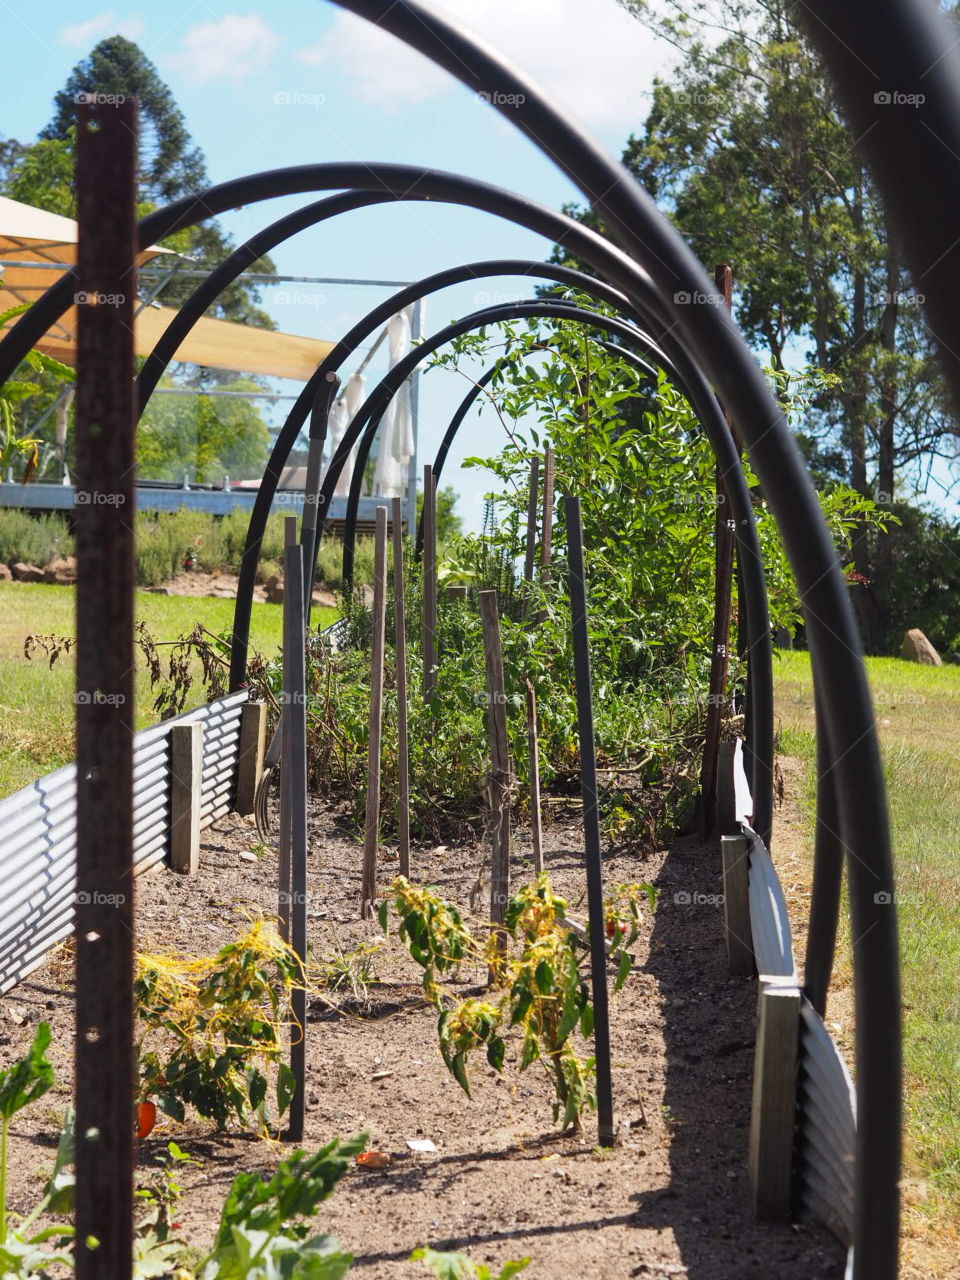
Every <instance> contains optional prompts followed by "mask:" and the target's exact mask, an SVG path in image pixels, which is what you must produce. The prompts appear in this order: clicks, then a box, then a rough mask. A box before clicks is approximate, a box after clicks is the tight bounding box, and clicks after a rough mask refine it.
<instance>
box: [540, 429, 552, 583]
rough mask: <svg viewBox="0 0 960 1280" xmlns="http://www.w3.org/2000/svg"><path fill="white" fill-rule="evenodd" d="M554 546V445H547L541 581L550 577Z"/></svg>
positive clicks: (544, 468) (541, 545) (544, 581)
mask: <svg viewBox="0 0 960 1280" xmlns="http://www.w3.org/2000/svg"><path fill="white" fill-rule="evenodd" d="M552 548H553V446H552V445H549V444H548V445H547V448H546V452H545V453H544V455H543V527H542V529H541V531H540V567H541V574H540V581H541V582H543V583H544V584H546V583H547V582H548V581H549V579H550V568H549V565H550V555H551V551H552Z"/></svg>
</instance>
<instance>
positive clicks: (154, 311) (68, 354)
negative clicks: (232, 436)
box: [0, 196, 333, 382]
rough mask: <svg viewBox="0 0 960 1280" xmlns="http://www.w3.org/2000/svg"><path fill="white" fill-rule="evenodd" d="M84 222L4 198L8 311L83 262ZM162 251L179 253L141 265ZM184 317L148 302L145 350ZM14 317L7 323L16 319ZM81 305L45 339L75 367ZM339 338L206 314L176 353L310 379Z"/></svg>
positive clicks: (0, 259)
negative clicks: (80, 238)
mask: <svg viewBox="0 0 960 1280" xmlns="http://www.w3.org/2000/svg"><path fill="white" fill-rule="evenodd" d="M76 252H77V224H76V223H75V222H74V221H73V219H72V218H64V217H61V216H60V215H59V214H55V213H47V212H46V210H44V209H34V208H33V207H32V206H31V205H27V204H21V203H20V202H19V201H17V200H10V199H9V198H8V197H6V196H0V266H2V268H3V274H2V275H0V313H3V312H5V311H8V310H9V309H10V308H11V307H16V306H19V305H21V304H22V303H25V302H35V301H36V300H37V298H39V297H40V295H41V294H42V293H44V292H45V291H46V290H47V289H49V288H50V286H51V285H52V284H55V283H56V281H57V280H58V279H59V278H60V276H61V275H63V273H64V271H65V270H66V269H68V268H69V267H71V266H72V265H73V264H74V262H75V261H76ZM160 255H163V256H169V257H170V261H171V266H172V265H173V264H174V262H175V257H176V255H174V254H169V253H168V250H166V249H161V248H160V247H159V246H156V245H154V246H152V247H151V248H149V249H146V250H144V252H143V253H142V254H141V255H140V258H139V260H138V265H143V263H145V262H148V261H150V260H151V259H154V258H156V257H158V256H160ZM175 315H176V312H175V311H173V310H172V309H171V308H169V307H160V306H154V305H147V306H145V307H144V308H143V309H142V310H141V311H140V312H139V314H138V315H137V317H136V320H135V334H134V338H135V350H136V353H137V355H140V356H145V355H149V354H150V352H151V351H152V350H153V347H154V344H155V343H156V341H157V339H158V338H159V337H160V335H161V334H162V333H163V332H164V330H165V329H166V327H167V325H168V324H169V323H170V321H171V320H172V319H173V317H174V316H175ZM15 323H16V320H15V319H14V320H10V321H8V322H7V325H6V326H4V328H5V329H6V328H9V327H10V326H11V325H13V324H15ZM76 327H77V308H76V307H71V308H70V309H69V310H68V311H66V312H65V313H64V314H63V316H61V318H60V319H59V320H58V321H57V323H56V324H55V325H53V326H52V327H51V328H50V329H49V330H48V332H47V333H46V334H44V336H43V338H42V339H41V340H40V341H39V342H38V343H37V346H38V347H39V349H40V350H41V351H44V352H46V353H47V355H51V356H54V357H55V358H56V359H58V360H62V361H63V362H64V363H65V364H73V363H74V361H75V357H76ZM332 348H333V343H331V342H325V341H323V340H321V339H319V338H305V337H300V336H299V335H297V334H292V333H277V332H276V331H274V330H271V329H258V328H257V327H256V326H254V325H244V324H234V323H233V322H231V321H227V320H214V319H211V318H209V317H207V316H203V317H201V319H200V320H198V321H197V323H196V324H195V325H194V327H193V329H192V330H191V331H190V334H189V336H188V337H187V339H186V341H185V342H184V343H182V344H181V346H180V347H179V348H178V350H177V353H176V359H177V360H179V361H184V362H187V363H190V364H199V365H204V366H206V367H208V368H212V369H229V370H231V371H234V372H236V373H254V374H261V375H263V376H265V377H274V378H293V379H295V380H297V381H299V382H305V381H306V379H307V378H309V377H310V375H311V374H312V373H313V371H314V370H315V369H316V367H317V365H318V364H319V363H320V362H321V360H323V358H324V357H325V356H326V355H327V354H328V353H329V352H330V351H331V350H332Z"/></svg>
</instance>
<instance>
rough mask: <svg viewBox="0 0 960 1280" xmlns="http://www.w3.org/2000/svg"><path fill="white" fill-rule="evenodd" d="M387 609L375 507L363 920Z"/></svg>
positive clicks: (369, 878) (372, 889)
mask: <svg viewBox="0 0 960 1280" xmlns="http://www.w3.org/2000/svg"><path fill="white" fill-rule="evenodd" d="M386 610H387V508H386V507H377V518H376V526H375V533H374V558H373V638H372V640H371V646H370V648H371V655H370V662H371V671H370V733H369V736H368V740H367V812H366V821H365V824H364V844H363V885H362V887H361V890H360V915H361V917H362V918H363V919H364V920H366V919H368V918H369V917H370V916H371V915H372V914H373V911H374V907H375V903H376V897H377V844H378V840H379V836H380V744H381V741H382V737H383V650H384V630H385V622H386Z"/></svg>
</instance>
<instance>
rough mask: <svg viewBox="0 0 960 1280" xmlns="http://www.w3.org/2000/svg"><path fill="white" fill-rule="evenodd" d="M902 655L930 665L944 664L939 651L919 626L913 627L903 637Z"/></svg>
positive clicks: (910, 659) (940, 665) (911, 660)
mask: <svg viewBox="0 0 960 1280" xmlns="http://www.w3.org/2000/svg"><path fill="white" fill-rule="evenodd" d="M900 656H901V657H902V658H906V659H907V661H908V662H920V663H922V664H923V665H924V666H928V667H942V666H943V662H942V660H941V658H940V655H939V653H937V651H936V649H935V648H934V647H933V645H932V644H931V643H930V641H929V640H928V639H927V637H926V636H925V635H924V634H923V632H922V631H921V630H920V629H919V627H912V628H911V629H910V630H909V631H908V632H907V633H906V635H905V636H904V637H903V644H902V645H901V646H900Z"/></svg>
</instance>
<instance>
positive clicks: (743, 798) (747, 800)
mask: <svg viewBox="0 0 960 1280" xmlns="http://www.w3.org/2000/svg"><path fill="white" fill-rule="evenodd" d="M733 794H734V806H735V812H736V815H737V821H738V822H743V823H747V824H749V823H750V822H751V821H752V819H753V796H751V794H750V783H749V782H748V781H747V773H746V770H745V769H744V767H743V740H742V739H741V738H738V739H737V746H736V750H735V752H734V756H733Z"/></svg>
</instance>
